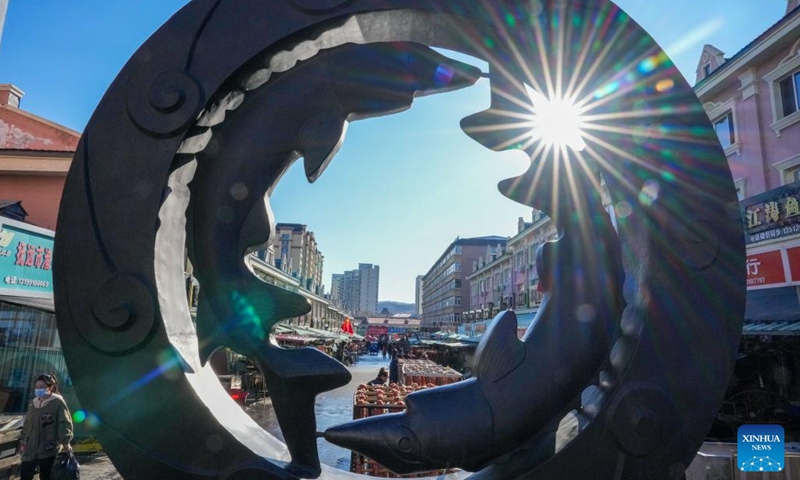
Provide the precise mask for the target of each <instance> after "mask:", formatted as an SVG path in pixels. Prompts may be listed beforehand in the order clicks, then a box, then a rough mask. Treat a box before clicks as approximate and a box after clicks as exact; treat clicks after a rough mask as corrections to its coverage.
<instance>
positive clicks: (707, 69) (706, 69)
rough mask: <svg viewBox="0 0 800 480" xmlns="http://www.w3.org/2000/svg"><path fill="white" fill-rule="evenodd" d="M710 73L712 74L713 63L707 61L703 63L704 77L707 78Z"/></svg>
mask: <svg viewBox="0 0 800 480" xmlns="http://www.w3.org/2000/svg"><path fill="white" fill-rule="evenodd" d="M709 75H711V64H710V63H706V64H705V65H703V78H706V77H707V76H709Z"/></svg>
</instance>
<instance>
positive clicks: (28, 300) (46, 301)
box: [0, 295, 56, 313]
mask: <svg viewBox="0 0 800 480" xmlns="http://www.w3.org/2000/svg"><path fill="white" fill-rule="evenodd" d="M0 301H1V302H6V303H13V304H14V305H21V306H23V307H33V308H39V309H41V310H45V311H48V312H51V313H53V312H55V311H56V308H55V305H54V304H53V297H47V298H35V297H17V296H11V295H0Z"/></svg>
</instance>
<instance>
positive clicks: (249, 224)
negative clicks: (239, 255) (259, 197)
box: [238, 196, 275, 255]
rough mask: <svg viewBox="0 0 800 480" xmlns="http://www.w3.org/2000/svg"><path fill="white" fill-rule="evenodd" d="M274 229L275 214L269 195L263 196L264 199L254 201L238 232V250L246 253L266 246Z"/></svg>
mask: <svg viewBox="0 0 800 480" xmlns="http://www.w3.org/2000/svg"><path fill="white" fill-rule="evenodd" d="M274 231H275V215H274V214H273V213H272V206H271V205H270V201H269V197H267V196H264V201H263V202H256V203H254V204H253V208H252V209H251V210H250V213H248V214H247V218H246V219H245V221H244V224H243V225H242V230H241V232H240V233H239V245H238V247H239V251H240V252H243V254H245V255H246V254H248V253H251V252H255V251H258V250H261V249H263V248H265V247H267V246H268V245H269V243H270V237H271V236H272V232H274Z"/></svg>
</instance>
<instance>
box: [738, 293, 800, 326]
mask: <svg viewBox="0 0 800 480" xmlns="http://www.w3.org/2000/svg"><path fill="white" fill-rule="evenodd" d="M744 320H745V322H744V328H743V333H744V334H745V335H800V295H798V289H797V287H779V288H766V289H763V290H748V291H747V306H746V308H745V314H744Z"/></svg>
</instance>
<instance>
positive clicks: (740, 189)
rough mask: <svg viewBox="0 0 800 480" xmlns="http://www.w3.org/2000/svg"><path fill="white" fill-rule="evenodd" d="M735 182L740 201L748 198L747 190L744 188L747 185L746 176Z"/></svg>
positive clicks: (737, 196)
mask: <svg viewBox="0 0 800 480" xmlns="http://www.w3.org/2000/svg"><path fill="white" fill-rule="evenodd" d="M733 183H734V185H736V198H737V199H739V201H740V202H741V201H742V200H744V199H745V198H747V197H746V193H745V190H744V186H745V183H746V180H745V179H744V178H742V179H739V180H736V181H735V182H733Z"/></svg>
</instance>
